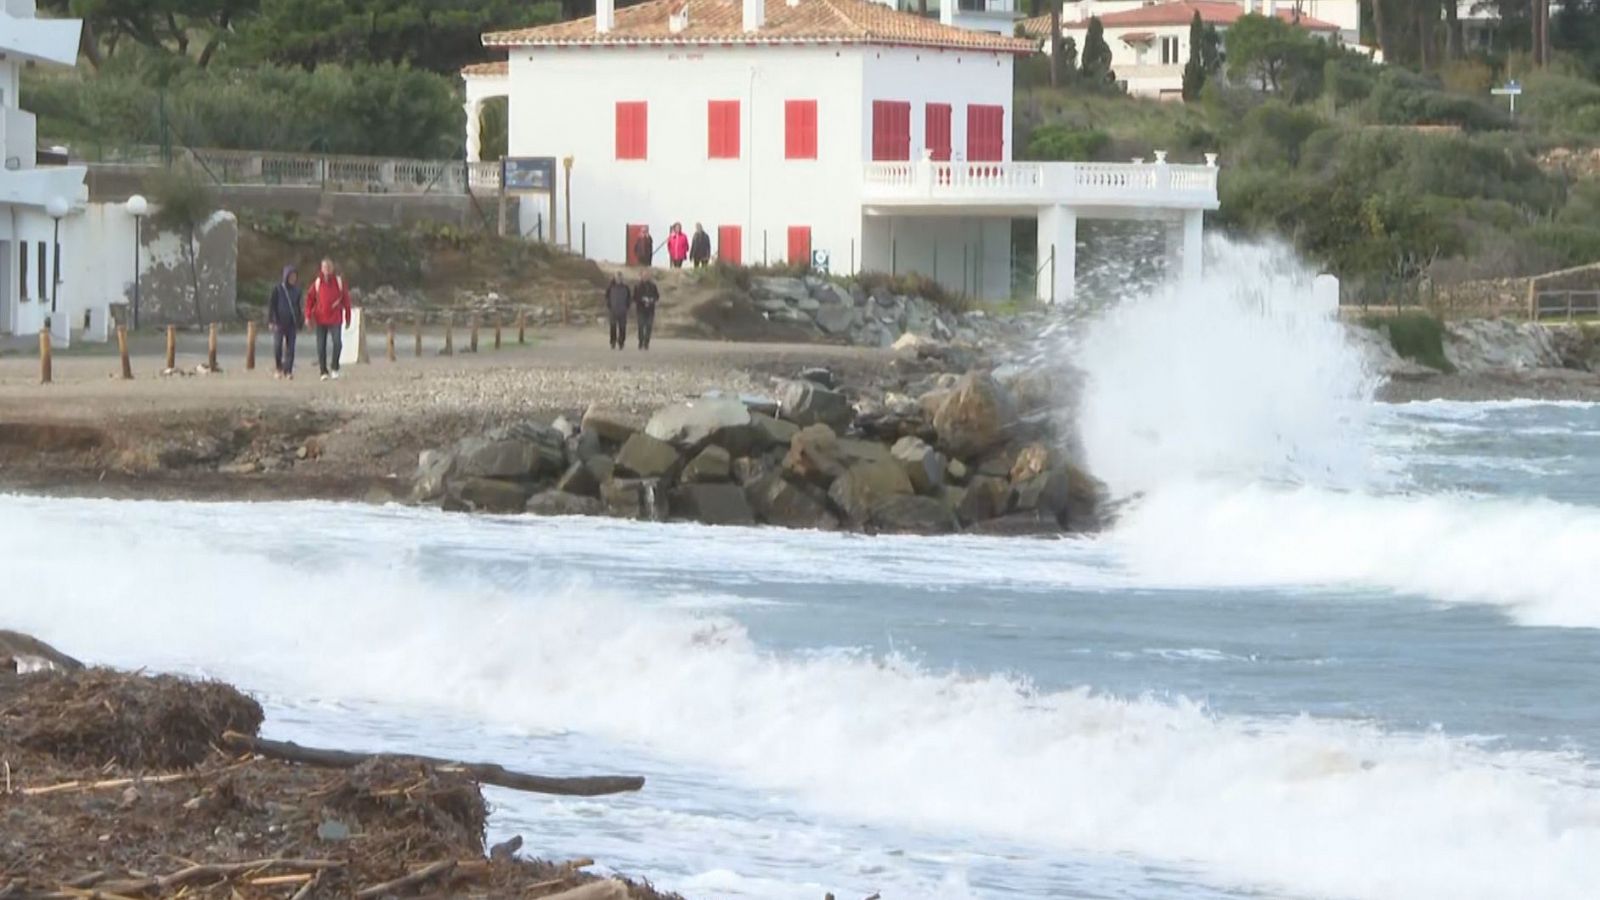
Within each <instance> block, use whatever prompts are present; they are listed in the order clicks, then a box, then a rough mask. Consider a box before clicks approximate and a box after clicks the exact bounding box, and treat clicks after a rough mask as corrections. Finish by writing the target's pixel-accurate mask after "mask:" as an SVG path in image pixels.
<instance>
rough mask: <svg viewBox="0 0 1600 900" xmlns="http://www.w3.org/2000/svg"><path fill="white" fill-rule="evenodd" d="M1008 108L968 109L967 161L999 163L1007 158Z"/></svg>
mask: <svg viewBox="0 0 1600 900" xmlns="http://www.w3.org/2000/svg"><path fill="white" fill-rule="evenodd" d="M1005 121H1006V108H1005V107H1003V106H968V107H967V161H968V162H999V161H1000V160H1001V159H1003V158H1004V157H1005V146H1006V139H1005Z"/></svg>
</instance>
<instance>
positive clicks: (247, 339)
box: [244, 322, 256, 372]
mask: <svg viewBox="0 0 1600 900" xmlns="http://www.w3.org/2000/svg"><path fill="white" fill-rule="evenodd" d="M255 369H256V323H255V322H246V323H245V325H244V370H245V371H246V372H254V371H255Z"/></svg>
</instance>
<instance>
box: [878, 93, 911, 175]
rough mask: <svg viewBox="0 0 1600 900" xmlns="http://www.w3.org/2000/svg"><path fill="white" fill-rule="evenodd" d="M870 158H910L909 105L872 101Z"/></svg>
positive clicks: (896, 102)
mask: <svg viewBox="0 0 1600 900" xmlns="http://www.w3.org/2000/svg"><path fill="white" fill-rule="evenodd" d="M872 158H873V159H874V160H890V161H894V160H907V159H910V158H911V104H910V103H906V102H904V101H900V100H874V101H872Z"/></svg>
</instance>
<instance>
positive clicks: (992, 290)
mask: <svg viewBox="0 0 1600 900" xmlns="http://www.w3.org/2000/svg"><path fill="white" fill-rule="evenodd" d="M863 237H864V240H863V256H862V268H863V270H864V271H870V272H889V273H892V274H900V275H904V274H906V273H908V272H916V273H918V274H920V275H924V276H927V277H929V278H932V279H934V280H936V281H938V282H939V284H940V285H942V286H943V287H944V288H945V290H947V291H949V292H951V293H953V294H960V295H967V296H972V295H976V296H979V297H984V298H988V299H995V298H1003V297H1009V296H1011V250H1012V247H1011V220H1010V219H1009V218H998V217H994V216H981V217H980V216H868V217H866V221H865V229H864V235H863Z"/></svg>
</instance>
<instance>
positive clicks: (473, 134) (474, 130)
mask: <svg viewBox="0 0 1600 900" xmlns="http://www.w3.org/2000/svg"><path fill="white" fill-rule="evenodd" d="M466 110H467V162H480V161H481V160H482V159H483V122H482V119H481V117H482V115H483V103H482V102H481V101H478V100H468V101H467V104H466Z"/></svg>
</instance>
